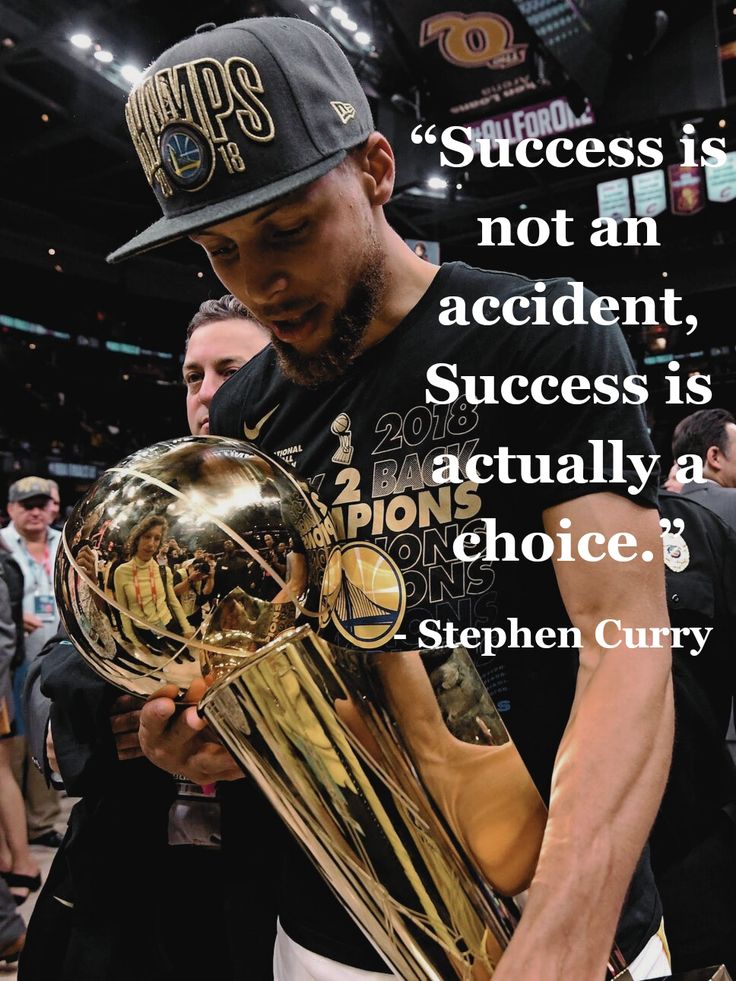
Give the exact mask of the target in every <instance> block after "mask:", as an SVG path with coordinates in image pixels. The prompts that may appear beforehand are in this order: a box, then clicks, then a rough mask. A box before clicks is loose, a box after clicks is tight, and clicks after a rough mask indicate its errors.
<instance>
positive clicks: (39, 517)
mask: <svg viewBox="0 0 736 981" xmlns="http://www.w3.org/2000/svg"><path fill="white" fill-rule="evenodd" d="M51 501H52V493H51V487H50V485H49V482H48V480H45V479H44V478H42V477H23V478H21V479H20V480H16V482H15V483H14V484H11V486H10V489H9V490H8V515H9V517H10V524H9V525H8V526H7V528H3V530H2V531H0V536H2V539H3V542H4V544H5V545H6V547H7V549H8V551H9V552H10V554H11V555H12V556H13V558H14V559H15V561H16V562H17V563H18V565H19V566H20V569H21V571H22V572H23V583H24V589H23V628H24V630H25V661H24V663H23V665H21V667H20V668H18V670H17V671H16V673H15V679H14V682H15V686H16V692H20V691H22V686H23V684H24V682H25V677H26V674H27V672H28V669H29V667H30V665H31V664H32V663H33V661H34V660H35V658H36V657H37V656H38V654H39V652H40V651H41V648H42V647H43V646H44V644H45V643H46V641H47V640H48V639H49V638H50V637H52V636H53V634H54V632H55V630H56V622H57V620H58V613H57V609H56V596H55V594H54V561H55V559H56V550H57V548H58V545H59V538H60V535H59V532H58V531H56V530H55V529H54V528H51V527H49V525H50V522H51V512H50V511H49V505H50V503H51ZM23 715H24V713H23V712H21V713H20V717H19V718H18V720H17V722H18V734H19V735H21V736H22V735H23V734H24V730H23V724H24V719H23ZM17 743H18V747H19V749H20V753H17V754H16V757H15V760H14V769H15V772H16V778H17V779H18V783H19V784H20V786H21V787H23V789H24V792H25V799H26V817H27V821H28V840H29V842H30V843H31V844H32V845H45V846H46V847H48V848H58V847H59V845H60V844H61V835H60V834H59V833H58V831H57V830H56V828H55V824H56V822H57V821H58V820H59V816H60V814H61V808H60V805H59V799H58V795H57V793H56V791H54V790H52V789H50V788H49V787H47V786H46V781H45V780H44V778H43V777H42V776H41V774H40V773H39V771H38V769H37V767H36V766H35V765H34V764H33V761H32V759H29V756H28V753H27V747H26V740H25V739H22V740H21V739H19V740H17Z"/></svg>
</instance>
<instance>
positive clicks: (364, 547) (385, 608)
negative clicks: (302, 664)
mask: <svg viewBox="0 0 736 981" xmlns="http://www.w3.org/2000/svg"><path fill="white" fill-rule="evenodd" d="M340 552H341V555H340V559H341V566H342V580H341V586H340V591H339V592H338V593H337V595H336V596H335V597H334V601H333V602H334V606H333V611H332V622H333V623H334V625H335V627H337V629H338V630H339V632H340V633H341V634H342V636H343V637H345V638H346V639H347V640H348V641H349V642H350V643H351V644H354V645H355V646H356V647H362V648H374V647H381V646H383V645H384V644H385V643H387V642H388V641H389V640H390V639H391V638H392V637H393V635H394V634H395V633H396V631H397V630H398V629H399V625H400V623H401V621H402V619H403V616H404V612H405V610H406V586H405V584H404V577H403V576H402V575H401V570H400V569H399V567H398V566H397V565H396V563H395V562H394V561H393V559H392V558H391V557H390V556H389V555H387V554H386V552H384V551H383V549H382V548H379V547H378V546H377V545H374V544H373V543H372V542H348V543H347V544H346V545H342V546H341V547H340Z"/></svg>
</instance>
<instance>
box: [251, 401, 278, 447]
mask: <svg viewBox="0 0 736 981" xmlns="http://www.w3.org/2000/svg"><path fill="white" fill-rule="evenodd" d="M279 405H281V403H280V402H279ZM278 407H279V406H278V405H275V406H274V407H273V408H272V409H271V411H270V412H267V413H266V414H265V416H264V417H263V418H262V419H261V421H260V422H257V423H256V424H255V426H254V427H253V429H250V428H249V427H248V423H247V422H246V423H243V432H244V433H245V438H246V439H258V437H259V436H260V435H261V429H262V428H263V426H264V425H265V424H266V423H267V422H268V420H269V419H270V418H271V416H272V415H273V414H274V412H275V411H276V409H278Z"/></svg>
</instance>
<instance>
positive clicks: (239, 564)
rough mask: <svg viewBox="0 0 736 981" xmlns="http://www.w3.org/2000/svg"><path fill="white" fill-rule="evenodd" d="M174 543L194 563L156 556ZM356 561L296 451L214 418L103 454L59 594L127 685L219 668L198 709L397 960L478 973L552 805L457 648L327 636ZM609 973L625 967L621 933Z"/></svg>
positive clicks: (143, 687) (187, 678) (508, 923)
mask: <svg viewBox="0 0 736 981" xmlns="http://www.w3.org/2000/svg"><path fill="white" fill-rule="evenodd" d="M287 540H289V542H290V546H291V547H290V550H289V554H288V555H287V554H285V552H286V550H285V549H284V548H283V546H282V543H286V542H287ZM279 546H282V547H281V548H280V547H279ZM83 550H84V552H83ZM177 551H178V552H180V553H181V552H184V553H185V554H186V556H187V561H188V562H189V568H188V571H187V574H186V579H181V581H176V580H177V578H181V577H175V576H174V573H173V571H172V569H171V568H169V566H168V565H167V564H159V561H158V558H159V556H160V555H162V554H170V553H173V554H174V556H175V555H176V553H177ZM213 554H218V555H220V556H221V557H220V560H219V562H218V565H217V570H215V569H214V563H213V561H212V558H211V556H212V555H213ZM208 556H210V558H208ZM172 564H175V563H172ZM192 569H194V570H195V571H194V572H192V571H191V570H192ZM93 570H94V574H92V571H93ZM348 571H350V572H351V575H348ZM379 573H380V570H379V571H378V572H377V571H376V569H375V568H373V569H372V572H371V574H372V575H373V576H374V577H375V576H379ZM355 578H356V576H355V570H354V569H351V570H347V569H346V568H345V567H344V552H343V550H342V549H341V548H340V546H339V545H338V543H337V540H336V535H335V531H334V528H333V526H332V523H331V521H330V518H329V516H328V512H327V509H326V508H325V507H324V505H322V504H321V502H320V501H319V500H318V498H317V497H316V495H315V494H314V493H313V492H312V491H310V490H309V488H308V487H307V485H306V484H305V483H304V482H303V481H301V480H300V479H299V478H298V477H297V476H296V475H295V474H294V472H293V471H291V470H290V469H288V468H287V467H285V466H284V465H283V464H281V463H280V462H279V461H278V460H276V459H274V458H272V457H270V456H268V455H266V454H264V453H263V452H262V451H260V450H258V449H257V448H256V447H254V446H252V445H250V444H246V443H240V442H237V441H234V440H227V439H219V438H216V437H202V438H186V439H179V440H174V441H170V442H164V443H159V444H157V445H155V446H153V447H150V448H149V449H146V450H143V451H140V452H138V453H136V454H134V455H133V456H131V457H129V458H128V459H126V460H124V461H123V462H122V463H121V464H120V465H119V466H117V467H114V468H112V469H111V470H109V471H107V472H106V473H105V474H103V476H102V477H101V478H100V479H99V480H98V481H97V483H96V484H95V485H94V486H93V488H92V489H91V490H90V491H89V493H88V494H87V496H86V497H85V498H84V499H83V500H82V501H81V503H80V504H79V505H78V506H77V508H76V509H75V511H74V513H73V515H72V516H71V518H70V519H69V520H68V522H67V524H66V526H65V529H64V534H63V539H62V545H61V547H60V549H59V559H58V563H57V594H58V600H59V608H60V611H61V617H62V621H63V623H64V626H65V627H66V629H67V631H68V633H69V636H70V638H71V640H72V641H73V642H74V644H75V646H76V647H77V649H78V650H79V652H80V653H81V654H82V656H83V657H84V658H85V659H86V660H87V661H88V662H89V663H90V664H91V665H92V667H93V668H94V669H95V670H96V671H97V672H99V673H100V674H101V675H102V676H103V677H104V678H105V679H106V680H107V681H109V682H111V683H112V684H114V685H116V686H118V687H119V688H122V689H123V690H124V691H126V692H129V693H132V694H135V695H138V696H142V697H146V696H148V695H150V694H152V693H153V692H154V691H155V690H156V689H158V688H159V687H160V686H161V685H163V684H170V683H173V684H175V685H176V686H177V687H178V689H179V692H180V694H182V695H183V693H184V692H185V691H186V689H187V688H188V686H189V684H190V683H191V682H192V681H193V680H195V679H196V678H199V677H201V676H204V678H205V679H206V680H207V682H208V684H209V688H208V690H207V692H206V693H205V695H204V697H203V698H202V701H201V703H200V705H199V711H200V713H201V714H202V715H203V716H204V717H205V718H206V719H207V721H208V723H209V725H210V727H211V728H212V729H213V730H214V731H215V733H217V735H218V736H219V738H220V739H221V741H222V742H223V744H224V745H225V746H226V747H227V748H228V750H229V751H230V752H231V753H232V755H233V756H234V757H235V759H236V760H237V761H238V763H239V764H240V766H241V767H242V768H243V770H244V771H245V772H247V773H250V774H251V775H252V776H253V777H254V779H255V780H256V781H257V783H258V784H259V786H260V787H261V789H262V790H263V792H264V793H265V795H266V796H267V797H268V799H269V800H270V801H271V803H272V805H273V807H274V808H275V810H276V811H277V812H278V814H279V815H280V816H281V818H282V819H283V821H284V822H285V823H286V824H287V826H288V827H289V828H290V830H291V831H292V833H293V834H294V835H295V836H296V838H297V839H298V840H299V842H300V843H301V845H302V846H303V848H304V849H305V851H306V852H307V854H308V855H309V856H310V858H311V859H312V861H313V862H314V863H315V865H316V866H317V868H318V870H319V871H320V872H321V874H322V875H323V876H324V878H325V879H326V881H327V882H328V883H329V884H330V886H331V887H332V888H333V890H334V891H335V893H336V894H337V896H338V897H339V899H340V900H341V901H342V903H343V904H344V906H345V907H346V909H347V910H348V912H349V913H350V914H351V916H352V917H353V918H354V920H355V921H356V923H357V924H358V926H359V927H360V928H361V929H362V930H363V931H364V933H365V934H366V935H367V937H368V938H369V940H371V942H372V943H373V944H374V946H375V947H376V949H377V950H378V951H379V952H380V954H381V955H382V956H383V958H384V959H385V961H386V963H387V964H388V965H389V966H390V968H391V969H392V970H393V971H394V972H395V973H396V974H397V975H398V976H399V977H400V978H402V979H405V981H410V979H411V981H425V979H429V981H447V979H450V978H453V977H457V978H462V979H472V981H482V979H486V978H490V977H491V976H492V974H493V972H494V969H495V966H496V964H497V962H498V959H499V958H500V956H501V954H502V952H503V950H504V948H505V947H506V945H507V943H508V941H509V939H510V937H511V934H512V932H513V930H514V927H515V925H516V923H517V922H518V919H519V916H520V905H521V904H522V903H523V894H524V891H525V890H526V888H527V887H528V885H529V884H530V882H531V879H532V876H533V873H534V869H535V866H536V862H537V858H538V855H539V849H540V846H541V841H542V836H543V832H544V826H545V821H546V809H545V807H544V804H543V802H542V800H541V798H540V796H539V794H538V792H537V790H536V788H535V786H534V784H533V783H532V780H531V777H530V776H529V774H528V772H527V770H526V767H525V765H524V763H523V761H522V760H521V757H520V756H519V754H518V752H517V750H516V748H515V746H514V744H513V742H512V741H511V739H510V737H509V734H508V732H507V730H506V728H505V726H504V724H503V722H502V720H501V718H500V716H499V714H498V712H497V710H496V708H495V706H494V705H493V702H492V700H491V698H490V696H489V695H488V693H487V691H486V690H485V687H484V686H483V684H482V682H481V680H480V678H479V676H478V674H477V672H476V671H475V668H474V667H473V665H472V662H471V661H470V658H469V657H468V655H467V653H466V652H465V651H464V650H463V649H462V648H457V649H454V650H449V649H442V650H438V651H429V652H425V653H423V654H422V655H419V654H417V653H416V652H406V653H375V652H374V653H370V652H369V653H366V652H365V651H356V650H351V649H345V648H343V647H338V646H335V645H334V644H331V643H328V642H327V641H326V640H325V639H323V637H322V636H320V634H321V633H323V632H325V631H326V629H327V628H328V627H329V626H330V622H331V620H332V619H333V617H334V616H335V611H336V610H338V609H339V608H340V607H341V604H344V602H345V591H346V590H347V589H349V588H350V587H354V586H355ZM379 578H380V576H379ZM608 976H609V977H611V978H612V977H614V976H615V977H620V978H627V977H628V975H627V973H626V972H625V970H624V964H623V961H622V959H621V957H620V955H619V954H618V953H617V952H614V954H613V955H612V959H611V963H610V965H609V972H608ZM706 977H708V978H710V977H716V975H715V974H714V973H713V972H710V973H708V974H703V975H700V976H698V977H697V979H696V978H693V979H692V981H701V978H702V979H703V981H704V979H705V978H706ZM718 977H719V978H722V977H725V975H718Z"/></svg>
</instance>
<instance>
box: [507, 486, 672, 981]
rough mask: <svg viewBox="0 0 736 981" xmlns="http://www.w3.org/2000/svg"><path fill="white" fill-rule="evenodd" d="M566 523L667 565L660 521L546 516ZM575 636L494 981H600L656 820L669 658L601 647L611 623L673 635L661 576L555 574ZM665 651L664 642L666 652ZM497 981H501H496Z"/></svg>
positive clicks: (593, 506)
mask: <svg viewBox="0 0 736 981" xmlns="http://www.w3.org/2000/svg"><path fill="white" fill-rule="evenodd" d="M561 516H565V517H570V518H571V520H572V525H573V533H574V534H578V535H580V534H585V533H586V532H588V531H592V530H600V531H602V532H603V533H604V534H605V535H606V536H609V535H610V534H612V533H613V532H615V531H619V530H621V529H627V530H631V531H632V532H633V533H634V534H635V536H636V539H637V542H638V544H639V549H640V552H639V555H640V556H641V555H642V553H645V552H646V551H649V552H650V553H651V557H652V558H653V557H654V556H656V555H661V547H662V546H661V542H660V540H659V530H660V529H659V523H658V518H657V513H656V511H652V510H647V509H644V508H641V507H639V506H637V505H635V504H633V503H631V502H628V501H625V500H623V499H621V498H617V497H615V496H614V495H612V494H594V495H590V496H588V497H583V498H578V499H576V500H575V501H571V502H567V503H566V504H565V505H560V506H559V507H557V508H551V509H550V510H549V511H547V512H545V525H550V526H553V525H554V524H555V523H557V522H559V520H560V517H561ZM555 572H556V575H557V581H558V584H559V587H560V593H561V595H562V598H563V601H564V603H565V607H566V608H567V612H568V614H569V616H570V619H571V621H572V623H573V624H574V625H575V626H576V627H578V628H579V629H580V633H581V636H582V639H583V643H582V646H581V649H580V666H579V669H578V677H577V685H576V691H575V699H574V702H573V706H572V710H571V713H570V718H569V721H568V724H567V727H566V729H565V733H564V735H563V738H562V741H561V743H560V746H559V749H558V752H557V758H556V761H555V767H554V772H553V774H552V791H551V798H550V812H549V820H548V823H547V829H546V832H545V838H544V844H543V847H542V853H541V855H540V860H539V863H538V866H537V872H536V874H535V877H534V881H533V883H532V886H531V888H530V891H529V901H528V903H527V905H526V908H525V910H524V913H523V916H522V919H521V923H520V925H519V928H518V930H517V931H516V934H515V935H514V937H513V939H512V942H511V944H510V945H509V948H508V950H507V952H506V953H505V954H504V957H503V959H502V962H501V968H500V970H499V974H498V981H515V979H516V978H519V977H523V978H524V979H525V981H556V979H559V981H563V979H565V981H567V979H570V978H572V979H574V981H578V979H580V981H596V979H598V978H603V976H604V972H605V965H606V962H607V959H608V955H609V952H610V949H611V946H612V943H613V938H614V934H615V930H616V926H617V923H618V919H619V916H620V912H621V908H622V905H623V902H624V898H625V896H626V891H627V889H628V886H629V883H630V881H631V877H632V874H633V871H634V867H635V865H636V862H637V860H638V858H639V856H640V854H641V852H642V849H643V847H644V844H645V842H646V839H647V836H648V834H649V830H650V828H651V825H652V823H653V821H654V818H655V816H656V814H657V809H658V807H659V802H660V800H661V797H662V793H663V791H664V787H665V783H666V781H667V774H668V771H669V763H670V756H671V751H672V739H673V717H674V708H673V701H672V678H671V653H670V650H669V644H667V647H666V648H664V647H662V648H655V647H652V648H649V649H634V650H627V649H626V647H625V646H624V645H623V644H622V646H621V647H618V648H615V649H604V648H603V647H602V646H601V641H600V639H599V636H598V633H597V628H598V626H599V624H600V623H601V621H602V620H604V619H608V618H611V619H615V620H620V621H621V637H622V638H625V637H627V635H626V633H625V628H629V627H634V628H636V627H649V628H652V627H655V628H656V627H666V626H667V624H668V616H667V606H666V602H665V595H664V570H663V566H662V563H661V562H656V561H650V562H646V561H644V560H643V559H642V558H637V560H636V561H633V562H630V563H629V564H628V565H627V566H626V568H622V567H621V565H620V564H618V563H616V562H613V561H612V560H611V559H610V558H607V559H605V560H604V561H601V562H598V563H595V564H592V563H572V564H570V563H563V562H558V563H556V566H555ZM663 642H664V643H666V641H663ZM494 981H496V979H495V977H494Z"/></svg>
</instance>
